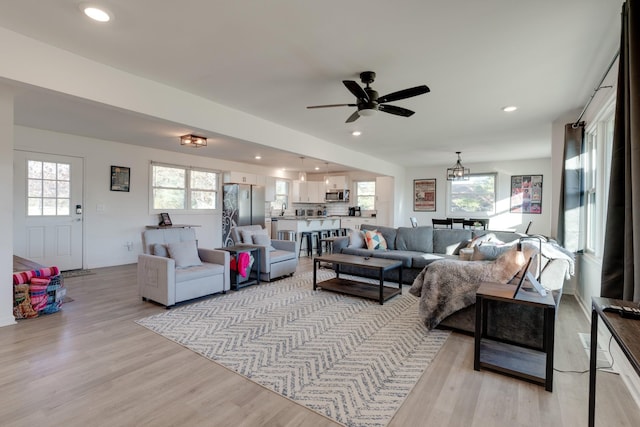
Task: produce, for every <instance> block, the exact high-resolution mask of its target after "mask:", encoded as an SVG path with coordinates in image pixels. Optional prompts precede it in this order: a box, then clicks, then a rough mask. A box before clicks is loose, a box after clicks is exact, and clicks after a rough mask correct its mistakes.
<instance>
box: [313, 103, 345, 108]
mask: <svg viewBox="0 0 640 427" xmlns="http://www.w3.org/2000/svg"><path fill="white" fill-rule="evenodd" d="M330 107H357V105H356V104H327V105H310V106H308V107H307V108H330Z"/></svg>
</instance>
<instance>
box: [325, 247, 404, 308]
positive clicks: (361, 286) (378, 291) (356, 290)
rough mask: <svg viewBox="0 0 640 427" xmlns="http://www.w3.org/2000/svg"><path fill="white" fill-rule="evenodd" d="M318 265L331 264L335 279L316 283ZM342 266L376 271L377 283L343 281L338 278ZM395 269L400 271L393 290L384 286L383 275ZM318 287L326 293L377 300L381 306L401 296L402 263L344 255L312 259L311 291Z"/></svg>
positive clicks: (330, 255) (328, 255) (329, 255)
mask: <svg viewBox="0 0 640 427" xmlns="http://www.w3.org/2000/svg"><path fill="white" fill-rule="evenodd" d="M320 263H329V264H333V265H334V266H335V267H336V277H335V278H333V279H329V280H324V281H322V282H320V283H318V281H317V271H318V266H319V265H320ZM343 265H351V266H354V267H360V268H367V269H370V270H376V271H378V278H379V283H378V284H372V283H365V282H361V281H358V280H350V279H344V278H342V277H340V267H341V266H343ZM396 268H399V269H400V271H399V275H398V287H397V288H393V287H390V286H384V273H385V272H387V271H389V270H394V269H396ZM318 287H320V288H322V289H324V290H326V291H333V292H340V293H343V294H348V295H354V296H358V297H363V298H368V299H373V300H378V302H380V305H382V304H383V303H384V302H385V301H386V300H388V299H389V298H392V297H394V296H396V295H401V294H402V261H397V260H392V259H384V258H373V257H372V258H370V257H360V256H355V255H346V254H327V255H323V256H319V257H315V258H314V259H313V290H314V291H315V290H316V289H317V288H318Z"/></svg>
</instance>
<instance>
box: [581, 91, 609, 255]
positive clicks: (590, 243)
mask: <svg viewBox="0 0 640 427" xmlns="http://www.w3.org/2000/svg"><path fill="white" fill-rule="evenodd" d="M614 108H615V103H614V102H611V103H610V104H609V105H608V106H606V107H605V108H604V109H603V111H602V113H601V114H600V115H599V116H598V117H597V118H596V120H594V122H593V124H592V125H591V126H590V127H589V128H588V129H586V133H585V153H584V155H583V156H582V157H581V162H582V169H583V180H584V181H583V183H584V192H585V207H584V211H583V218H584V233H583V236H584V237H583V239H584V249H585V252H588V253H590V254H593V255H595V256H597V257H601V256H602V251H603V249H604V244H603V242H604V224H605V219H606V215H607V214H606V212H607V200H608V192H609V175H610V168H611V149H612V144H613V125H614V120H615V119H614Z"/></svg>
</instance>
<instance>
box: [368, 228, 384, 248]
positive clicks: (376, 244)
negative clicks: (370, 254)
mask: <svg viewBox="0 0 640 427" xmlns="http://www.w3.org/2000/svg"><path fill="white" fill-rule="evenodd" d="M364 240H365V242H367V249H371V250H376V251H385V250H387V241H386V240H385V238H384V236H383V235H382V233H381V232H379V231H377V230H365V231H364Z"/></svg>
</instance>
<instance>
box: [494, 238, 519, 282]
mask: <svg viewBox="0 0 640 427" xmlns="http://www.w3.org/2000/svg"><path fill="white" fill-rule="evenodd" d="M494 262H495V266H496V271H495V273H496V277H495V278H494V279H495V280H497V281H498V282H499V283H507V282H509V281H510V280H511V279H513V278H514V277H515V275H516V274H518V272H519V271H520V270H521V269H522V267H523V266H524V265H525V264H526V261H525V259H524V257H523V256H522V253H521V252H518V251H517V250H516V247H515V246H512V247H511V249H509V250H507V251H505V252H504V253H503V254H502V255H500V256H499V257H498V258H496V260H495V261H494Z"/></svg>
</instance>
